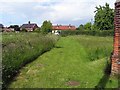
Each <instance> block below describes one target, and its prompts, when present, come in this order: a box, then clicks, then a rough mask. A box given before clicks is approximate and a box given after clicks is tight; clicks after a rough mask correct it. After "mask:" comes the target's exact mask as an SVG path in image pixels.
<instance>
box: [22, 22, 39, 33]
mask: <svg viewBox="0 0 120 90" xmlns="http://www.w3.org/2000/svg"><path fill="white" fill-rule="evenodd" d="M36 28H38V26H37V24H36V23H30V21H29V22H28V24H23V25H22V26H21V27H20V30H21V31H22V30H23V29H26V30H27V31H28V32H29V31H34V30H35V29H36Z"/></svg>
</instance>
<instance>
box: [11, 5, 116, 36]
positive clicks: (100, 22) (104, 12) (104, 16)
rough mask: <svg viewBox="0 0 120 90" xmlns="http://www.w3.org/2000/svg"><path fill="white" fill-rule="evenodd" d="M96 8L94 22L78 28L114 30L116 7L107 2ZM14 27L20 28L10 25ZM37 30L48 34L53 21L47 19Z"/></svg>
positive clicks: (81, 29)
mask: <svg viewBox="0 0 120 90" xmlns="http://www.w3.org/2000/svg"><path fill="white" fill-rule="evenodd" d="M95 8H96V10H95V11H94V13H95V16H94V23H93V24H92V23H91V22H87V23H86V24H84V25H83V24H81V25H79V27H78V28H77V30H80V31H83V30H113V28H114V9H111V8H110V6H109V4H108V3H106V4H105V6H101V5H99V6H96V7H95ZM10 27H14V28H15V30H19V28H18V26H10ZM35 31H37V32H41V33H43V34H47V33H49V32H51V31H52V23H51V21H47V20H45V21H44V22H43V23H42V26H41V28H38V29H37V30H35Z"/></svg>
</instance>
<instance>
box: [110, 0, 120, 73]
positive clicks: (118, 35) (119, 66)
mask: <svg viewBox="0 0 120 90" xmlns="http://www.w3.org/2000/svg"><path fill="white" fill-rule="evenodd" d="M114 26H115V27H114V44H113V55H112V58H111V63H112V67H111V73H112V74H113V75H114V74H120V0H117V1H116V3H115V17H114Z"/></svg>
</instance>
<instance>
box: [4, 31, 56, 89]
mask: <svg viewBox="0 0 120 90" xmlns="http://www.w3.org/2000/svg"><path fill="white" fill-rule="evenodd" d="M2 36H3V42H2V60H3V61H2V65H3V67H2V70H3V73H2V78H3V85H4V87H5V85H7V83H8V82H9V80H10V79H11V78H12V77H13V76H14V75H15V74H16V73H18V71H19V69H20V68H21V67H23V66H24V65H26V64H27V63H29V62H31V61H33V60H35V59H36V58H37V57H38V56H39V55H41V54H42V53H44V52H46V51H48V50H50V49H51V48H53V47H54V44H55V42H56V41H57V37H55V36H54V37H53V36H51V35H47V36H43V35H41V34H38V33H17V34H16V33H3V35H2Z"/></svg>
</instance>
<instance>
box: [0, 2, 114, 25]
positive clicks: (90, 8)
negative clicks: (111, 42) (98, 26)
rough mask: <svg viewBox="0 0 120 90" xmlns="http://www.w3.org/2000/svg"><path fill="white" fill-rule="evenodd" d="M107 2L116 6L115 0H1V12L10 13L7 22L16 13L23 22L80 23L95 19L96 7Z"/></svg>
mask: <svg viewBox="0 0 120 90" xmlns="http://www.w3.org/2000/svg"><path fill="white" fill-rule="evenodd" d="M106 2H107V3H109V4H110V7H112V8H114V3H115V0H105V1H103V0H0V12H2V13H0V16H1V15H3V16H4V14H8V16H7V17H6V21H4V22H6V23H7V18H8V17H10V16H9V15H14V16H16V17H21V18H17V19H16V20H17V21H21V23H24V22H25V20H26V22H27V20H33V21H34V22H39V23H42V22H43V20H51V21H52V22H53V23H58V24H59V23H60V22H61V23H72V22H75V23H76V22H78V24H79V22H81V23H82V21H85V20H86V22H87V21H90V20H91V19H93V17H94V11H95V7H96V6H98V5H102V6H103V5H105V3H106ZM4 18H5V17H4ZM19 19H20V20H19ZM21 19H23V22H22V20H21ZM11 20H12V19H11ZM14 20H15V19H14ZM14 22H15V21H14Z"/></svg>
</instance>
